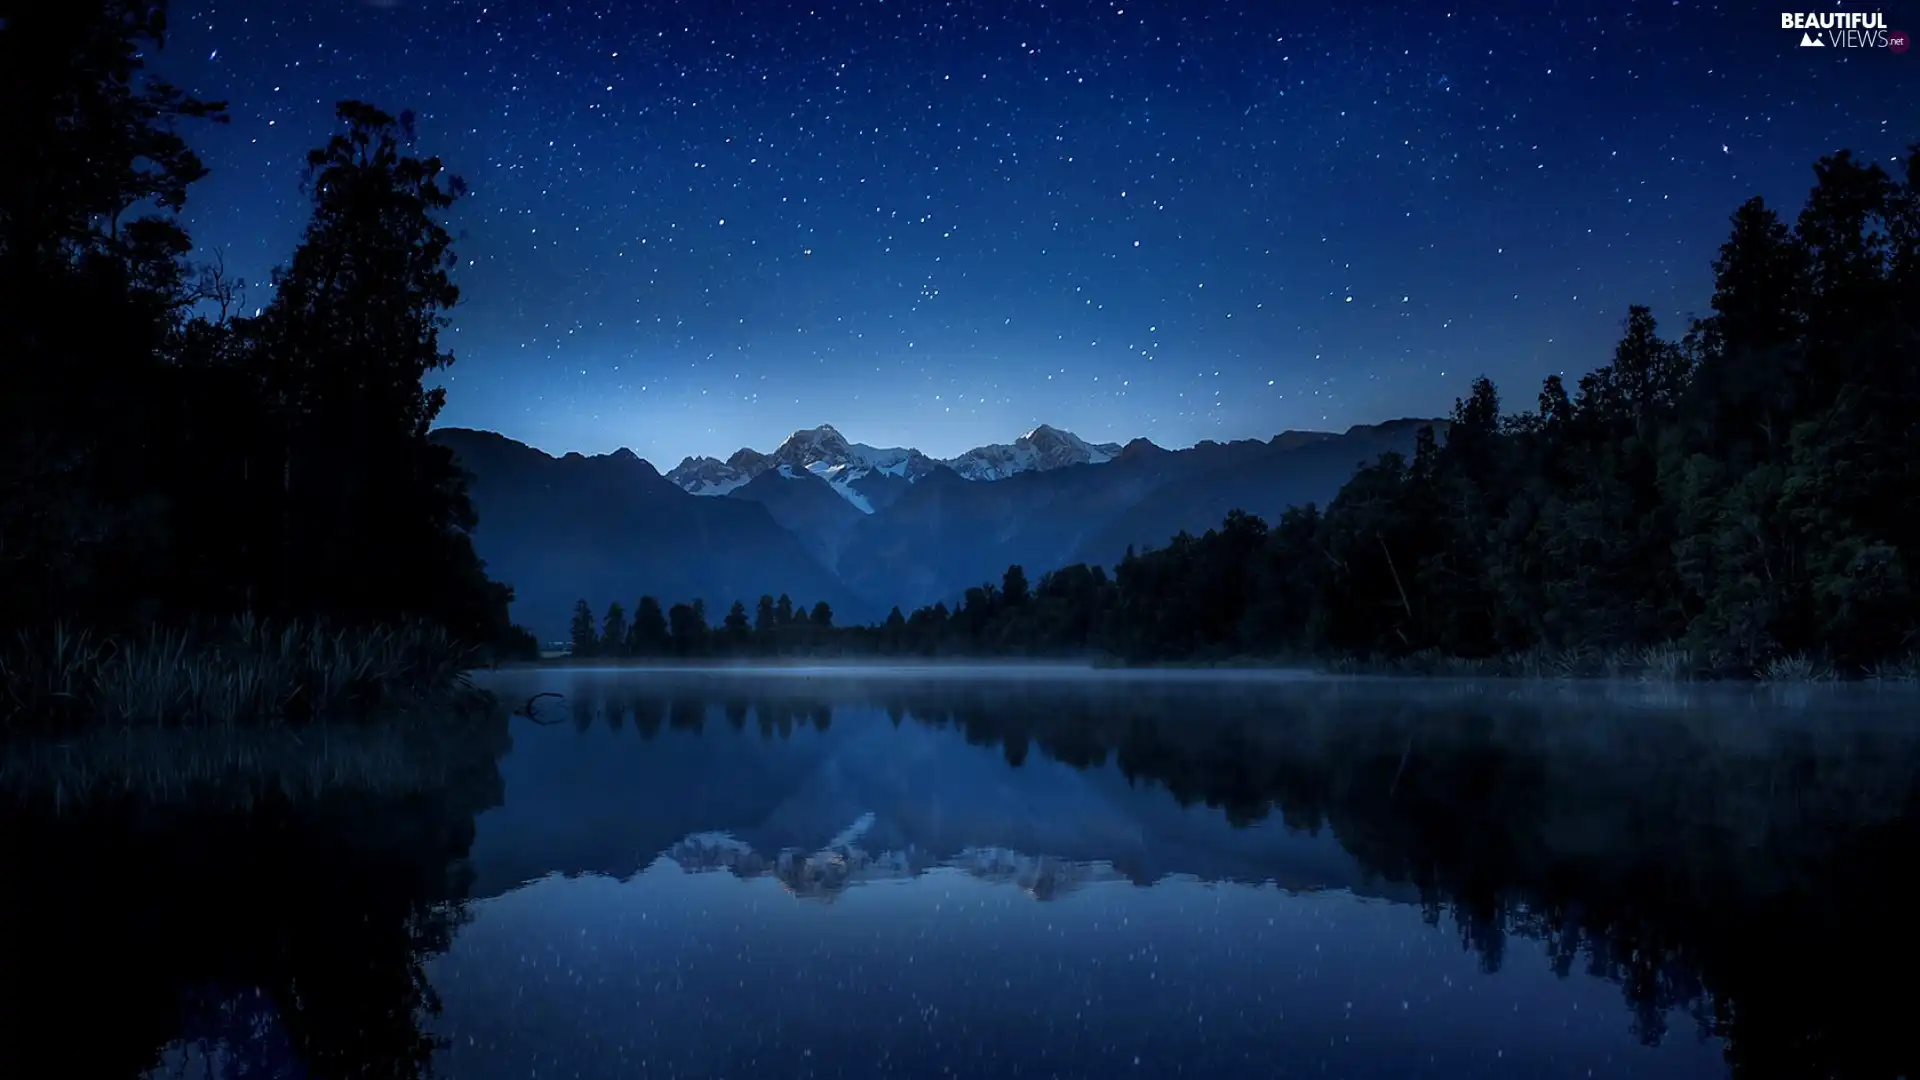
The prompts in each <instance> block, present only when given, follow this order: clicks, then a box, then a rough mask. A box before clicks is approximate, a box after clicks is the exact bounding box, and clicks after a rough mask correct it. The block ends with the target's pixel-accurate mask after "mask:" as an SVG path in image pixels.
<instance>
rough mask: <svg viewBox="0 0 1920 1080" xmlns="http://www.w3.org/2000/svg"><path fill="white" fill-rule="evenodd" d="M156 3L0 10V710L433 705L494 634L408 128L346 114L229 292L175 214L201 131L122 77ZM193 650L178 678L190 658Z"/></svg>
mask: <svg viewBox="0 0 1920 1080" xmlns="http://www.w3.org/2000/svg"><path fill="white" fill-rule="evenodd" d="M165 36H166V7H165V5H164V4H163V3H156V2H150V0H80V2H75V3H60V4H27V5H7V7H6V9H5V19H4V21H0V124H4V125H5V130H6V131H7V132H8V135H9V146H8V150H7V152H6V153H5V154H4V155H0V328H4V329H0V334H3V335H4V337H0V345H3V346H4V347H3V348H0V440H4V449H3V450H0V632H4V635H5V637H6V639H8V640H7V647H6V649H5V651H4V656H3V657H0V690H3V691H4V699H5V706H4V708H0V713H4V716H3V717H0V718H4V719H5V720H6V722H7V725H8V726H9V727H11V728H13V729H16V730H18V729H20V728H21V727H22V726H27V727H33V726H47V725H53V726H56V727H57V726H59V725H60V724H62V723H65V722H67V721H69V720H72V719H73V718H74V717H76V716H84V715H88V714H105V715H109V716H115V717H118V718H122V719H136V718H145V719H153V720H175V719H183V718H205V717H207V716H209V715H213V716H217V717H221V718H225V719H237V718H258V717H259V716H261V715H264V714H273V715H275V716H278V715H281V714H285V713H290V712H298V713H316V712H320V711H325V710H329V709H334V708H340V707H348V706H352V707H362V706H370V705H371V704H375V703H377V702H378V701H383V700H388V699H390V698H391V697H392V695H393V694H394V693H395V692H399V691H406V692H409V693H410V692H413V691H425V690H440V689H446V688H447V687H449V686H450V685H451V684H452V681H453V680H454V679H455V678H456V677H457V676H458V674H459V672H460V670H461V669H462V667H463V666H471V662H470V661H469V660H468V659H467V657H468V653H467V650H468V649H469V648H471V647H473V646H478V645H484V644H491V643H497V642H500V641H504V640H510V639H511V637H512V631H511V628H510V626H509V624H508V622H507V605H508V602H509V601H510V599H511V596H512V593H511V590H509V589H508V588H507V587H506V586H505V585H503V584H500V583H498V582H494V581H491V580H489V579H488V578H487V576H486V574H485V571H484V567H483V566H482V565H481V562H480V560H479V559H478V558H477V557H476V556H475V554H474V550H473V545H472V543H471V539H470V533H471V530H472V528H473V526H474V514H473V510H472V507H471V505H470V503H469V501H468V498H467V495H466V489H465V479H464V477H463V475H462V474H461V473H460V471H459V470H458V468H457V467H456V464H455V462H454V460H453V458H452V456H451V454H450V453H449V452H447V451H445V450H444V449H441V448H439V447H437V446H435V445H434V444H433V443H432V442H431V441H429V439H428V437H427V433H428V429H429V428H430V427H431V425H432V424H433V421H434V417H435V414H436V413H438V412H439V410H440V408H441V405H442V404H443V400H444V395H443V392H442V391H440V390H437V389H428V388H427V387H426V386H425V380H426V379H427V377H428V376H430V375H431V374H432V373H433V372H436V371H438V370H440V369H442V368H445V367H446V366H447V365H449V364H450V363H452V361H453V357H452V355H451V354H450V353H449V352H447V351H446V350H445V349H443V348H442V347H441V345H440V342H439V338H438V334H439V331H440V330H441V329H442V327H444V326H445V324H446V314H445V313H446V312H447V311H448V310H449V309H450V308H451V307H452V306H453V305H454V304H455V302H456V301H457V300H458V298H459V290H458V288H457V287H456V286H455V285H454V284H453V282H452V279H451V272H452V269H453V266H454V258H453V255H452V252H451V237H450V235H449V234H448V232H447V231H446V229H445V228H444V227H443V226H442V225H441V224H440V222H439V218H440V217H441V215H442V212H443V211H445V210H446V209H447V208H448V207H449V206H451V205H452V204H453V203H454V202H455V200H456V199H458V198H459V196H460V195H461V194H462V192H463V190H464V186H463V185H462V184H461V182H460V181H459V180H458V179H456V178H454V177H451V176H450V175H448V174H447V172H446V170H445V169H444V168H443V166H442V164H441V162H440V161H439V160H438V159H435V158H432V157H422V156H416V155H414V154H413V153H412V152H411V150H410V145H411V142H412V137H413V120H412V117H411V116H410V115H409V114H406V113H401V114H398V115H394V114H390V113H387V112H384V111H382V110H380V109H378V108H375V107H373V106H371V105H368V104H365V103H362V102H356V101H346V102H342V103H341V104H340V105H339V107H338V110H337V125H338V128H337V133H336V134H334V135H333V136H332V137H331V138H329V139H328V140H327V141H326V143H325V144H324V145H322V146H319V147H317V148H315V149H314V150H313V151H312V152H311V153H310V154H309V155H308V156H307V160H306V167H307V168H306V178H305V187H304V190H305V194H306V196H307V198H308V200H309V202H310V204H311V216H310V218H309V221H308V224H307V226H306V229H305V232H304V235H303V236H302V237H301V239H300V241H299V244H298V246H297V248H296V249H295V250H294V251H293V252H292V253H291V256H290V258H289V260H288V261H287V262H286V263H285V264H284V265H283V266H282V267H281V268H280V269H279V270H278V271H277V272H276V273H275V274H274V278H273V280H272V281H271V282H270V283H268V284H267V285H266V287H265V288H264V289H263V290H261V292H263V293H264V296H263V297H261V298H260V299H259V300H255V299H254V297H253V295H252V290H250V289H249V287H248V283H246V282H243V281H239V280H235V279H233V278H231V277H230V276H229V275H228V274H226V272H225V271H224V269H223V268H222V266H221V265H220V263H219V262H218V260H217V259H216V260H215V261H213V262H212V263H211V264H205V263H196V262H194V261H193V256H194V251H195V249H194V244H193V241H192V238H191V237H190V236H189V235H188V234H187V232H186V230H185V228H184V227H183V226H182V224H181V220H180V214H181V211H182V210H183V209H184V208H185V206H186V204H187V199H188V193H189V191H190V189H191V188H192V187H193V185H194V184H195V183H196V182H197V181H199V180H200V179H201V178H203V177H204V176H205V175H206V174H207V168H206V166H205V165H204V164H203V162H202V161H201V159H200V158H199V157H198V156H197V155H196V154H195V153H194V151H193V149H192V147H191V144H190V141H189V135H190V133H191V132H193V131H196V130H204V128H205V127H206V126H207V125H213V124H222V123H226V122H227V111H226V106H225V104H224V103H221V102H214V101H204V100H199V99H197V98H195V97H193V96H191V95H189V94H187V93H186V92H184V91H182V90H181V89H179V88H178V87H175V86H171V85H169V84H167V83H166V82H165V81H164V80H161V79H159V78H157V77H155V76H154V75H153V74H152V73H151V72H149V71H147V70H146V67H145V61H146V57H148V56H149V55H151V54H152V53H154V52H155V51H157V50H159V49H160V47H161V46H162V44H163V42H164V39H165ZM187 661H196V662H195V663H189V662H187Z"/></svg>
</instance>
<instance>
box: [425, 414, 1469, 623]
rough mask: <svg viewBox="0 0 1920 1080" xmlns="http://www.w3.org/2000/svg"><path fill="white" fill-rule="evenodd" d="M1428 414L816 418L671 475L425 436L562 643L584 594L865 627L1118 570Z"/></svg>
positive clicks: (1292, 488)
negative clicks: (1203, 423) (996, 593)
mask: <svg viewBox="0 0 1920 1080" xmlns="http://www.w3.org/2000/svg"><path fill="white" fill-rule="evenodd" d="M1427 424H1433V425H1434V426H1435V427H1436V429H1438V428H1440V427H1443V426H1444V422H1443V421H1437V420H1421V419H1403V420H1394V421H1389V422H1386V423H1382V424H1371V425H1358V426H1355V427H1352V428H1349V429H1348V430H1346V431H1344V432H1339V433H1335V432H1323V431H1286V432H1282V433H1281V434H1279V435H1276V436H1274V437H1273V438H1271V439H1267V440H1258V439H1244V440H1238V441H1234V442H1226V443H1219V442H1212V441H1205V442H1201V443H1199V444H1197V445H1195V446H1192V447H1189V448H1185V449H1178V450H1170V449H1166V448H1163V447H1160V446H1157V445H1155V444H1154V443H1152V442H1150V441H1148V440H1146V439H1134V440H1132V441H1131V442H1128V443H1126V444H1124V445H1121V444H1116V443H1091V442H1088V441H1086V440H1084V439H1082V438H1080V437H1079V436H1077V435H1074V434H1073V433H1072V432H1068V431H1062V430H1060V429H1058V428H1054V427H1050V426H1047V425H1044V424H1043V425H1041V426H1039V427H1036V428H1034V429H1033V430H1031V431H1029V432H1027V433H1026V434H1024V435H1022V436H1020V437H1019V438H1017V439H1015V440H1013V441H1012V442H1011V443H1005V444H995V445H991V446H982V447H978V448H975V449H973V450H969V451H967V452H966V453H965V454H961V455H959V456H958V457H954V458H949V459H945V460H940V459H935V458H932V457H930V456H928V455H926V454H924V453H922V452H920V451H919V450H915V449H911V448H906V447H891V448H879V447H873V446H868V445H866V444H864V443H856V442H850V441H848V440H847V439H846V437H845V436H843V435H841V434H840V432H839V431H837V430H835V429H834V428H833V427H831V426H827V425H823V426H820V427H816V428H811V429H807V430H803V431H796V432H794V433H793V434H792V435H790V436H788V437H787V439H786V440H785V441H783V442H782V443H781V444H780V445H779V446H778V447H777V448H775V449H774V450H773V451H772V452H770V453H761V452H759V451H756V450H752V449H748V448H742V449H741V450H739V451H736V452H735V453H734V454H733V455H732V456H730V457H728V458H727V459H726V460H724V461H722V460H720V459H718V458H712V457H689V458H686V459H685V460H683V461H682V462H681V463H680V464H679V465H677V466H675V467H674V468H673V469H672V470H671V471H669V472H667V473H666V474H665V475H662V474H661V473H660V472H659V471H658V470H657V469H655V468H654V466H653V465H652V464H650V463H648V462H647V461H645V460H643V459H641V458H639V457H638V456H636V455H635V454H633V452H632V451H629V450H624V449H622V450H617V451H615V452H613V453H611V454H603V455H595V456H586V455H581V454H578V453H569V454H566V455H564V456H562V457H557V458H556V457H553V456H551V455H548V454H546V453H544V452H542V451H539V450H536V449H534V448H533V447H530V446H527V445H525V444H523V443H519V442H515V441H514V440H512V439H509V438H507V437H505V436H503V435H499V434H495V433H493V432H486V431H475V430H471V429H466V428H442V429H439V430H437V431H436V432H435V433H434V435H435V438H436V439H438V440H439V441H440V442H441V443H442V444H443V445H446V446H447V447H449V448H451V449H452V450H453V451H454V453H455V455H456V456H457V457H458V458H459V460H460V462H461V464H462V465H463V467H464V468H465V469H466V470H467V471H468V472H469V473H470V474H471V475H472V483H471V492H472V496H473V501H474V505H475V508H476V509H477V510H478V512H479V516H480V525H479V527H478V529H477V530H476V531H475V533H474V542H475V545H476V547H477V548H478V549H479V552H480V554H481V557H482V558H484V559H486V560H487V564H488V567H489V571H490V573H491V574H492V575H493V576H494V577H496V578H498V579H500V580H504V581H506V582H508V583H509V584H511V585H513V587H514V590H515V594H516V598H515V602H514V611H513V616H514V619H515V621H516V622H519V623H521V624H523V625H525V626H527V627H529V628H530V629H532V630H533V631H534V632H535V633H536V634H537V635H539V636H540V637H541V638H542V639H543V640H558V639H560V638H563V637H564V636H565V634H566V628H567V624H568V620H569V618H570V614H571V611H572V608H573V604H574V601H575V600H576V599H580V598H584V599H586V600H587V601H588V602H589V603H590V604H592V605H593V607H594V610H595V612H596V613H599V612H601V611H603V610H604V609H605V606H606V604H607V603H608V602H610V601H614V600H618V601H620V602H621V603H622V604H623V605H626V606H627V607H628V609H629V610H631V607H632V605H633V602H634V601H635V599H636V598H637V597H639V596H641V595H643V594H650V595H653V596H657V597H659V598H661V599H662V600H663V601H667V602H672V601H677V600H694V599H699V600H703V601H705V602H706V605H707V608H708V617H709V619H710V620H712V621H715V622H717V621H718V619H719V617H720V615H721V614H723V613H724V612H725V610H726V607H727V606H728V605H730V604H732V603H733V601H735V600H743V601H746V602H747V604H748V606H749V607H751V606H752V605H753V602H754V601H755V600H756V599H757V598H758V597H759V596H760V595H762V594H770V595H775V596H777V595H779V594H781V593H786V594H788V595H789V596H791V597H792V598H793V600H794V601H795V602H797V603H805V604H809V605H811V604H812V603H814V602H815V601H821V600H824V601H826V602H827V603H828V604H829V605H830V606H831V607H832V608H833V610H834V612H835V615H836V620H837V621H839V622H843V623H845V622H854V621H863V622H864V621H872V620H876V619H878V618H880V617H882V616H884V615H885V613H886V612H887V610H888V609H889V608H891V607H893V606H896V605H897V606H899V607H900V608H901V609H902V610H903V611H907V610H911V609H912V608H914V607H918V606H922V605H926V604H932V603H935V602H939V601H945V602H947V603H948V604H949V605H951V604H952V603H953V602H954V601H955V600H956V599H957V598H958V597H959V595H960V594H961V593H962V592H964V591H965V590H966V589H967V588H969V587H971V586H974V585H978V584H980V583H982V582H986V581H994V582H997V581H998V580H999V579H1000V575H1001V573H1002V572H1003V571H1005V569H1006V568H1007V567H1008V566H1009V565H1011V564H1019V565H1021V566H1023V567H1024V568H1025V569H1026V570H1027V571H1028V574H1029V576H1030V577H1031V578H1033V579H1035V580H1037V579H1038V577H1039V576H1040V575H1041V574H1043V573H1045V572H1046V571H1048V570H1051V569H1054V568H1056V567H1059V566H1063V565H1066V564H1069V563H1074V562H1087V563H1094V564H1100V565H1107V566H1111V565H1113V564H1114V563H1116V562H1117V561H1119V559H1120V558H1121V556H1122V555H1123V554H1124V553H1125V552H1126V550H1127V548H1128V547H1130V546H1131V547H1134V548H1141V549H1144V548H1149V547H1157V546H1162V545H1164V544H1166V543H1167V542H1168V540H1170V539H1171V538H1172V537H1173V536H1174V535H1175V534H1177V533H1179V532H1182V531H1186V532H1192V533H1199V532H1203V531H1205V530H1206V529H1208V528H1211V527H1213V526H1215V525H1218V524H1219V522H1220V520H1221V519H1222V518H1224V517H1225V516H1226V514H1227V512H1228V511H1230V510H1234V509H1242V510H1246V511H1248V512H1250V513H1255V514H1259V515H1261V516H1262V517H1265V518H1268V519H1269V520H1272V519H1274V518H1277V517H1278V516H1279V514H1280V512H1281V511H1283V510H1285V509H1286V508H1287V507H1289V506H1295V505H1301V504H1305V503H1309V502H1313V503H1321V504H1324V503H1325V502H1327V501H1328V500H1329V499H1331V498H1332V497H1333V496H1334V494H1335V493H1337V492H1338V490H1339V488H1340V486H1341V485H1342V484H1344V483H1345V482H1346V480H1347V479H1348V478H1349V477H1351V476H1352V475H1353V472H1354V470H1355V469H1356V468H1357V467H1358V466H1359V465H1360V464H1362V463H1364V462H1367V461H1371V460H1373V459H1375V458H1377V457H1378V456H1379V455H1380V454H1382V453H1385V452H1387V451H1397V452H1400V453H1410V452H1411V450H1412V447H1413V442H1414V437H1415V434H1416V433H1417V432H1418V430H1419V429H1420V428H1421V427H1422V426H1424V425H1427Z"/></svg>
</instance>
